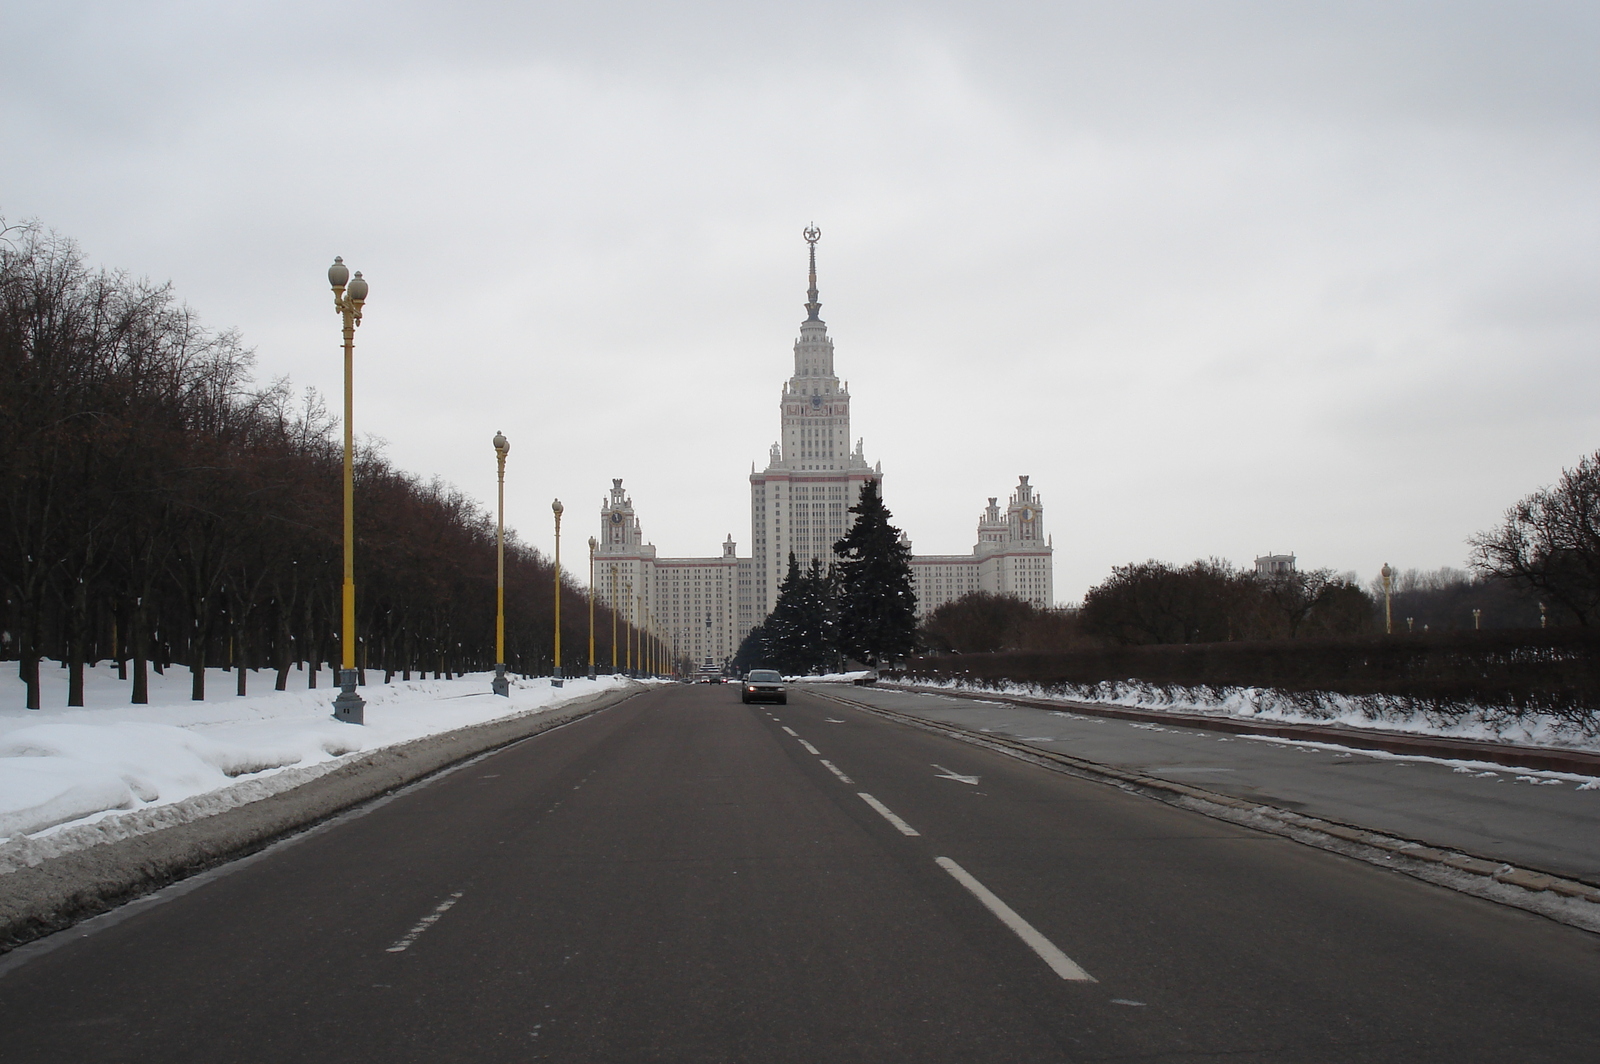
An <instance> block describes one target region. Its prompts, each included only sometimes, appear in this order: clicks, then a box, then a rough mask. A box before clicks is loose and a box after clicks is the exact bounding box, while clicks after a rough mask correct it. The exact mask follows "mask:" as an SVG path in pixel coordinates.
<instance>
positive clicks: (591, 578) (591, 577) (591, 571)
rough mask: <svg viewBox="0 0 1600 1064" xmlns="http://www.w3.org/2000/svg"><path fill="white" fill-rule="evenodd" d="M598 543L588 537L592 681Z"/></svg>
mask: <svg viewBox="0 0 1600 1064" xmlns="http://www.w3.org/2000/svg"><path fill="white" fill-rule="evenodd" d="M599 546H600V541H599V540H597V539H595V538H594V537H593V536H590V537H589V679H591V680H592V679H594V552H595V550H596V549H598V548H599Z"/></svg>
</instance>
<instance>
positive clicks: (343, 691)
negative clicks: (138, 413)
mask: <svg viewBox="0 0 1600 1064" xmlns="http://www.w3.org/2000/svg"><path fill="white" fill-rule="evenodd" d="M328 283H329V284H330V285H332V286H333V309H334V310H335V311H336V312H337V313H338V314H340V315H341V316H342V317H343V318H344V601H343V610H342V611H341V612H342V621H343V624H342V628H341V633H340V643H341V650H340V669H339V688H340V690H339V697H337V698H335V699H334V700H333V717H334V719H335V720H342V721H344V722H345V723H346V724H363V723H365V719H364V718H365V712H364V711H365V709H366V702H365V701H364V700H363V699H362V698H361V696H360V695H358V694H356V680H357V678H358V675H359V674H358V673H357V672H356V518H355V496H356V489H355V484H356V472H355V470H356V467H355V433H354V430H353V428H352V419H353V417H354V413H355V402H354V399H353V398H352V393H353V391H354V388H355V351H356V326H358V325H360V324H361V308H362V307H363V306H365V305H366V302H367V282H366V279H365V278H363V277H362V276H361V271H360V270H357V271H356V275H355V276H354V277H351V276H350V267H348V266H346V265H345V264H344V259H343V258H340V257H337V256H335V258H334V260H333V265H332V266H330V267H328Z"/></svg>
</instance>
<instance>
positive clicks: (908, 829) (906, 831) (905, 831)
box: [856, 791, 922, 835]
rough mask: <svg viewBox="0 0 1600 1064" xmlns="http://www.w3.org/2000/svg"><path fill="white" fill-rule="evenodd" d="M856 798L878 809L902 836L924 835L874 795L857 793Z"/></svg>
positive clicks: (862, 792)
mask: <svg viewBox="0 0 1600 1064" xmlns="http://www.w3.org/2000/svg"><path fill="white" fill-rule="evenodd" d="M856 797H857V798H860V799H861V800H862V801H863V802H866V803H867V804H868V805H870V806H872V808H874V809H876V810H877V811H878V812H879V813H880V814H882V816H883V819H885V820H887V821H888V822H889V823H891V824H893V825H894V826H895V827H897V828H899V829H900V834H902V835H920V834H922V832H920V831H918V830H917V829H916V828H914V827H912V826H911V825H910V824H907V823H906V822H905V821H904V820H901V819H900V818H899V817H897V816H895V815H894V813H892V812H891V811H890V810H889V807H888V806H886V805H884V804H883V803H882V802H880V801H878V800H877V799H876V798H874V797H873V796H872V795H870V794H868V793H867V792H866V791H857V792H856Z"/></svg>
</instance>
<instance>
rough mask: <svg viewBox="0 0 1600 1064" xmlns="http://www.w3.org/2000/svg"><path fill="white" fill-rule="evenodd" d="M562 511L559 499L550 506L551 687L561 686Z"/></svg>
mask: <svg viewBox="0 0 1600 1064" xmlns="http://www.w3.org/2000/svg"><path fill="white" fill-rule="evenodd" d="M563 509H564V507H563V506H562V505H561V500H560V499H557V500H556V501H555V502H552V503H551V504H550V512H551V513H553V514H555V515H556V668H555V672H553V673H552V674H551V676H550V686H551V687H561V686H563V684H562V680H561V511H562V510H563Z"/></svg>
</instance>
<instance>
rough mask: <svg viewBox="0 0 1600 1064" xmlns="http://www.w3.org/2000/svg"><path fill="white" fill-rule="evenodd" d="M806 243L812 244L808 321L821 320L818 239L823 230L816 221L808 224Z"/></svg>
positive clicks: (807, 291)
mask: <svg viewBox="0 0 1600 1064" xmlns="http://www.w3.org/2000/svg"><path fill="white" fill-rule="evenodd" d="M805 238H806V243H807V244H810V245H811V287H810V288H808V289H806V295H807V296H808V297H809V300H810V301H809V302H808V303H806V321H821V320H822V319H821V318H819V317H817V311H819V310H821V309H822V304H821V303H819V302H817V241H818V240H821V239H822V230H821V229H818V228H817V227H816V225H815V223H813V224H811V225H808V226H806V231H805Z"/></svg>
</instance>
